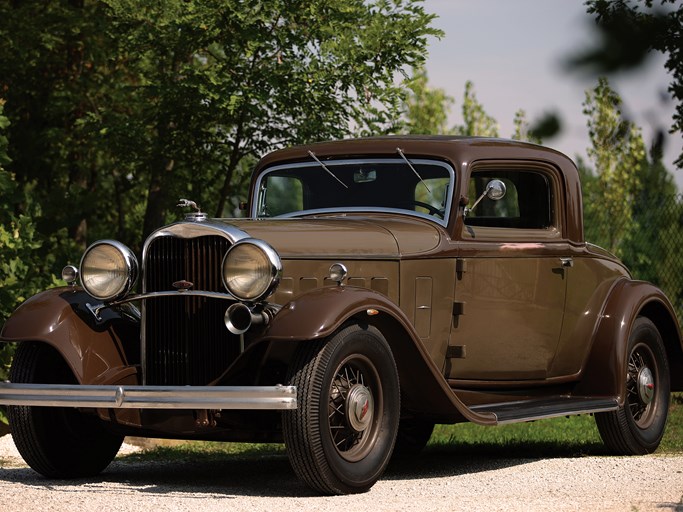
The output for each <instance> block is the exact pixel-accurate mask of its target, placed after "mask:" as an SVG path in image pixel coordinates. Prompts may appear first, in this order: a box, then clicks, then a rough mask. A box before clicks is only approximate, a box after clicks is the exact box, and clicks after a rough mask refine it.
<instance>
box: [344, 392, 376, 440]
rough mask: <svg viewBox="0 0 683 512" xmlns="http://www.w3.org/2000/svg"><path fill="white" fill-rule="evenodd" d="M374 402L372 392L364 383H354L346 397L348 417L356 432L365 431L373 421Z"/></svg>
mask: <svg viewBox="0 0 683 512" xmlns="http://www.w3.org/2000/svg"><path fill="white" fill-rule="evenodd" d="M373 411H374V403H373V399H372V393H370V390H369V389H368V388H366V387H365V386H363V385H362V384H356V385H354V386H353V387H352V388H351V390H350V391H349V395H348V397H347V399H346V418H347V420H348V423H349V427H351V428H352V429H353V430H355V431H356V432H363V431H364V430H365V429H367V428H368V427H369V426H370V424H371V423H372V417H373Z"/></svg>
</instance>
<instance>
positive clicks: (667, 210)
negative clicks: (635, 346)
mask: <svg viewBox="0 0 683 512" xmlns="http://www.w3.org/2000/svg"><path fill="white" fill-rule="evenodd" d="M601 208H602V205H601V204H600V203H599V202H597V203H588V204H586V207H585V211H584V226H585V232H586V240H587V241H588V242H591V243H594V244H597V245H600V246H601V247H604V248H605V249H608V250H610V251H612V252H613V253H614V254H616V255H617V256H618V257H620V258H621V259H622V261H623V262H624V263H625V264H626V265H627V266H628V268H629V270H630V271H631V273H632V274H633V277H634V278H635V279H643V280H646V281H650V282H651V283H654V284H655V285H657V286H659V287H660V288H661V289H662V290H663V291H664V292H665V293H666V294H667V296H668V297H669V299H670V300H671V302H672V304H673V306H674V308H675V309H676V313H677V314H678V319H679V321H683V195H676V196H664V197H662V196H659V197H657V196H656V195H653V196H652V197H648V196H647V195H646V194H643V195H641V196H640V197H638V198H635V199H634V201H633V206H632V208H631V211H632V215H631V217H630V218H628V217H621V218H619V217H616V216H610V215H609V212H606V211H604V209H601Z"/></svg>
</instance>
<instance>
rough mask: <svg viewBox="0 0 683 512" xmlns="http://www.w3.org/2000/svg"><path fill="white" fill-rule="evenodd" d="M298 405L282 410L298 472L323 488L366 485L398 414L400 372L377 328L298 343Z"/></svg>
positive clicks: (379, 466)
mask: <svg viewBox="0 0 683 512" xmlns="http://www.w3.org/2000/svg"><path fill="white" fill-rule="evenodd" d="M288 380H289V383H290V384H291V385H295V386H296V387H297V404H298V407H297V409H295V410H292V411H285V413H284V414H283V432H284V438H285V444H286V446H287V453H288V456H289V459H290V462H291V464H292V467H293V469H294V472H295V473H296V474H297V476H298V477H299V478H300V479H301V480H303V481H304V482H305V483H307V484H308V485H309V486H311V487H312V488H314V489H316V490H318V491H320V492H322V493H325V494H349V493H359V492H365V491H367V490H369V489H370V488H371V487H372V486H373V485H374V483H375V482H376V481H377V480H378V479H379V477H380V476H381V475H382V473H383V472H384V470H385V468H386V466H387V464H388V462H389V460H390V458H391V453H392V449H393V447H394V442H395V439H396V432H397V430H398V420H399V416H400V391H399V382H398V372H397V370H396V364H395V362H394V359H393V356H392V353H391V349H390V347H389V345H388V343H387V342H386V340H385V339H384V337H383V336H382V334H381V333H380V332H379V331H378V330H377V329H375V328H374V327H371V326H370V327H368V326H360V325H357V324H352V325H349V326H347V327H344V328H342V329H341V330H340V331H338V332H337V333H336V334H334V335H333V336H332V337H330V338H329V339H328V340H322V341H312V342H302V343H301V345H300V347H299V349H298V351H297V353H296V354H295V357H294V360H293V364H292V365H291V367H290V371H289V379H288Z"/></svg>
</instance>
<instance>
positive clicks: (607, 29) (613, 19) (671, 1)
mask: <svg viewBox="0 0 683 512" xmlns="http://www.w3.org/2000/svg"><path fill="white" fill-rule="evenodd" d="M659 3H660V5H657V6H653V4H654V2H653V0H640V1H636V0H634V1H630V0H588V1H587V2H586V5H587V7H588V13H589V14H593V15H595V18H596V22H597V24H596V27H597V30H598V32H599V34H600V37H599V38H598V41H599V43H598V44H597V46H596V47H594V48H591V49H589V50H587V51H585V52H584V53H583V54H581V55H578V56H576V57H575V58H573V59H572V61H571V62H570V66H571V67H574V68H581V69H588V70H591V71H596V72H597V73H599V74H602V73H610V72H615V71H620V70H631V69H635V68H637V67H639V66H641V65H642V64H643V63H644V62H645V60H646V59H647V57H648V55H650V54H651V53H652V50H655V51H658V52H661V53H663V54H665V55H666V56H667V61H666V65H665V66H666V69H667V70H668V71H669V73H670V75H671V77H672V79H671V83H670V84H669V92H670V93H671V96H672V97H673V98H674V99H675V100H677V101H678V105H677V106H676V113H675V114H674V116H673V124H672V127H671V132H672V133H675V132H678V133H681V132H683V44H682V43H681V41H683V2H682V1H681V0H661V2H659ZM676 165H677V167H679V168H680V167H683V155H680V156H679V158H678V160H677V161H676Z"/></svg>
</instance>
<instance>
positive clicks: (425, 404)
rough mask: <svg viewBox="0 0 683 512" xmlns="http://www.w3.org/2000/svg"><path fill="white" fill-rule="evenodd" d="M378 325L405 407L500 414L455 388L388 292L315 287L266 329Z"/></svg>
mask: <svg viewBox="0 0 683 512" xmlns="http://www.w3.org/2000/svg"><path fill="white" fill-rule="evenodd" d="M350 320H351V321H356V322H358V323H361V324H364V323H367V324H370V325H374V326H375V327H377V328H378V329H379V330H380V332H381V333H382V334H383V335H384V337H385V338H386V339H387V342H388V343H389V346H390V347H391V350H392V353H393V355H394V359H395V361H396V367H397V368H398V373H399V380H400V382H401V383H402V385H401V395H402V404H403V408H404V411H407V412H410V411H413V412H417V413H421V414H428V415H431V416H433V417H434V418H438V419H441V420H443V421H444V422H446V421H462V419H463V418H464V419H466V420H468V421H472V422H475V423H479V424H485V425H492V424H495V422H496V420H495V416H493V415H491V414H488V413H476V412H474V411H471V410H470V409H469V408H468V407H467V406H466V405H465V404H464V403H463V402H462V401H460V399H458V397H457V396H456V395H455V394H454V393H453V391H452V390H451V388H450V386H449V385H448V383H447V382H446V380H445V379H444V377H443V375H442V374H441V372H440V371H439V369H438V368H437V367H436V365H435V364H434V362H433V361H432V360H431V358H430V357H429V353H428V352H427V350H426V349H425V347H424V345H423V344H422V341H421V340H420V337H419V336H418V334H417V332H416V331H415V329H414V327H413V326H412V324H411V323H410V320H408V318H407V317H406V315H405V313H403V311H402V310H401V309H400V308H399V307H398V306H397V305H396V304H394V303H393V302H391V301H390V300H389V299H388V298H387V297H386V296H385V295H382V294H381V293H378V292H375V291H374V290H369V289H367V288H358V287H355V286H336V287H323V288H316V289H314V290H312V291H310V292H307V293H305V294H303V295H300V296H298V297H297V298H296V299H294V300H293V301H291V302H289V303H287V304H286V305H285V306H283V308H282V309H281V310H280V311H279V312H278V314H277V315H276V316H275V318H274V319H273V321H272V322H271V324H270V325H269V326H268V328H267V329H266V331H265V332H264V333H263V339H264V340H268V341H275V342H278V341H279V342H282V341H293V342H300V341H310V340H316V339H324V338H326V337H328V336H330V335H331V334H332V333H334V332H335V331H336V330H337V329H339V328H340V327H341V326H342V325H343V324H344V323H346V322H347V321H350Z"/></svg>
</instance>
